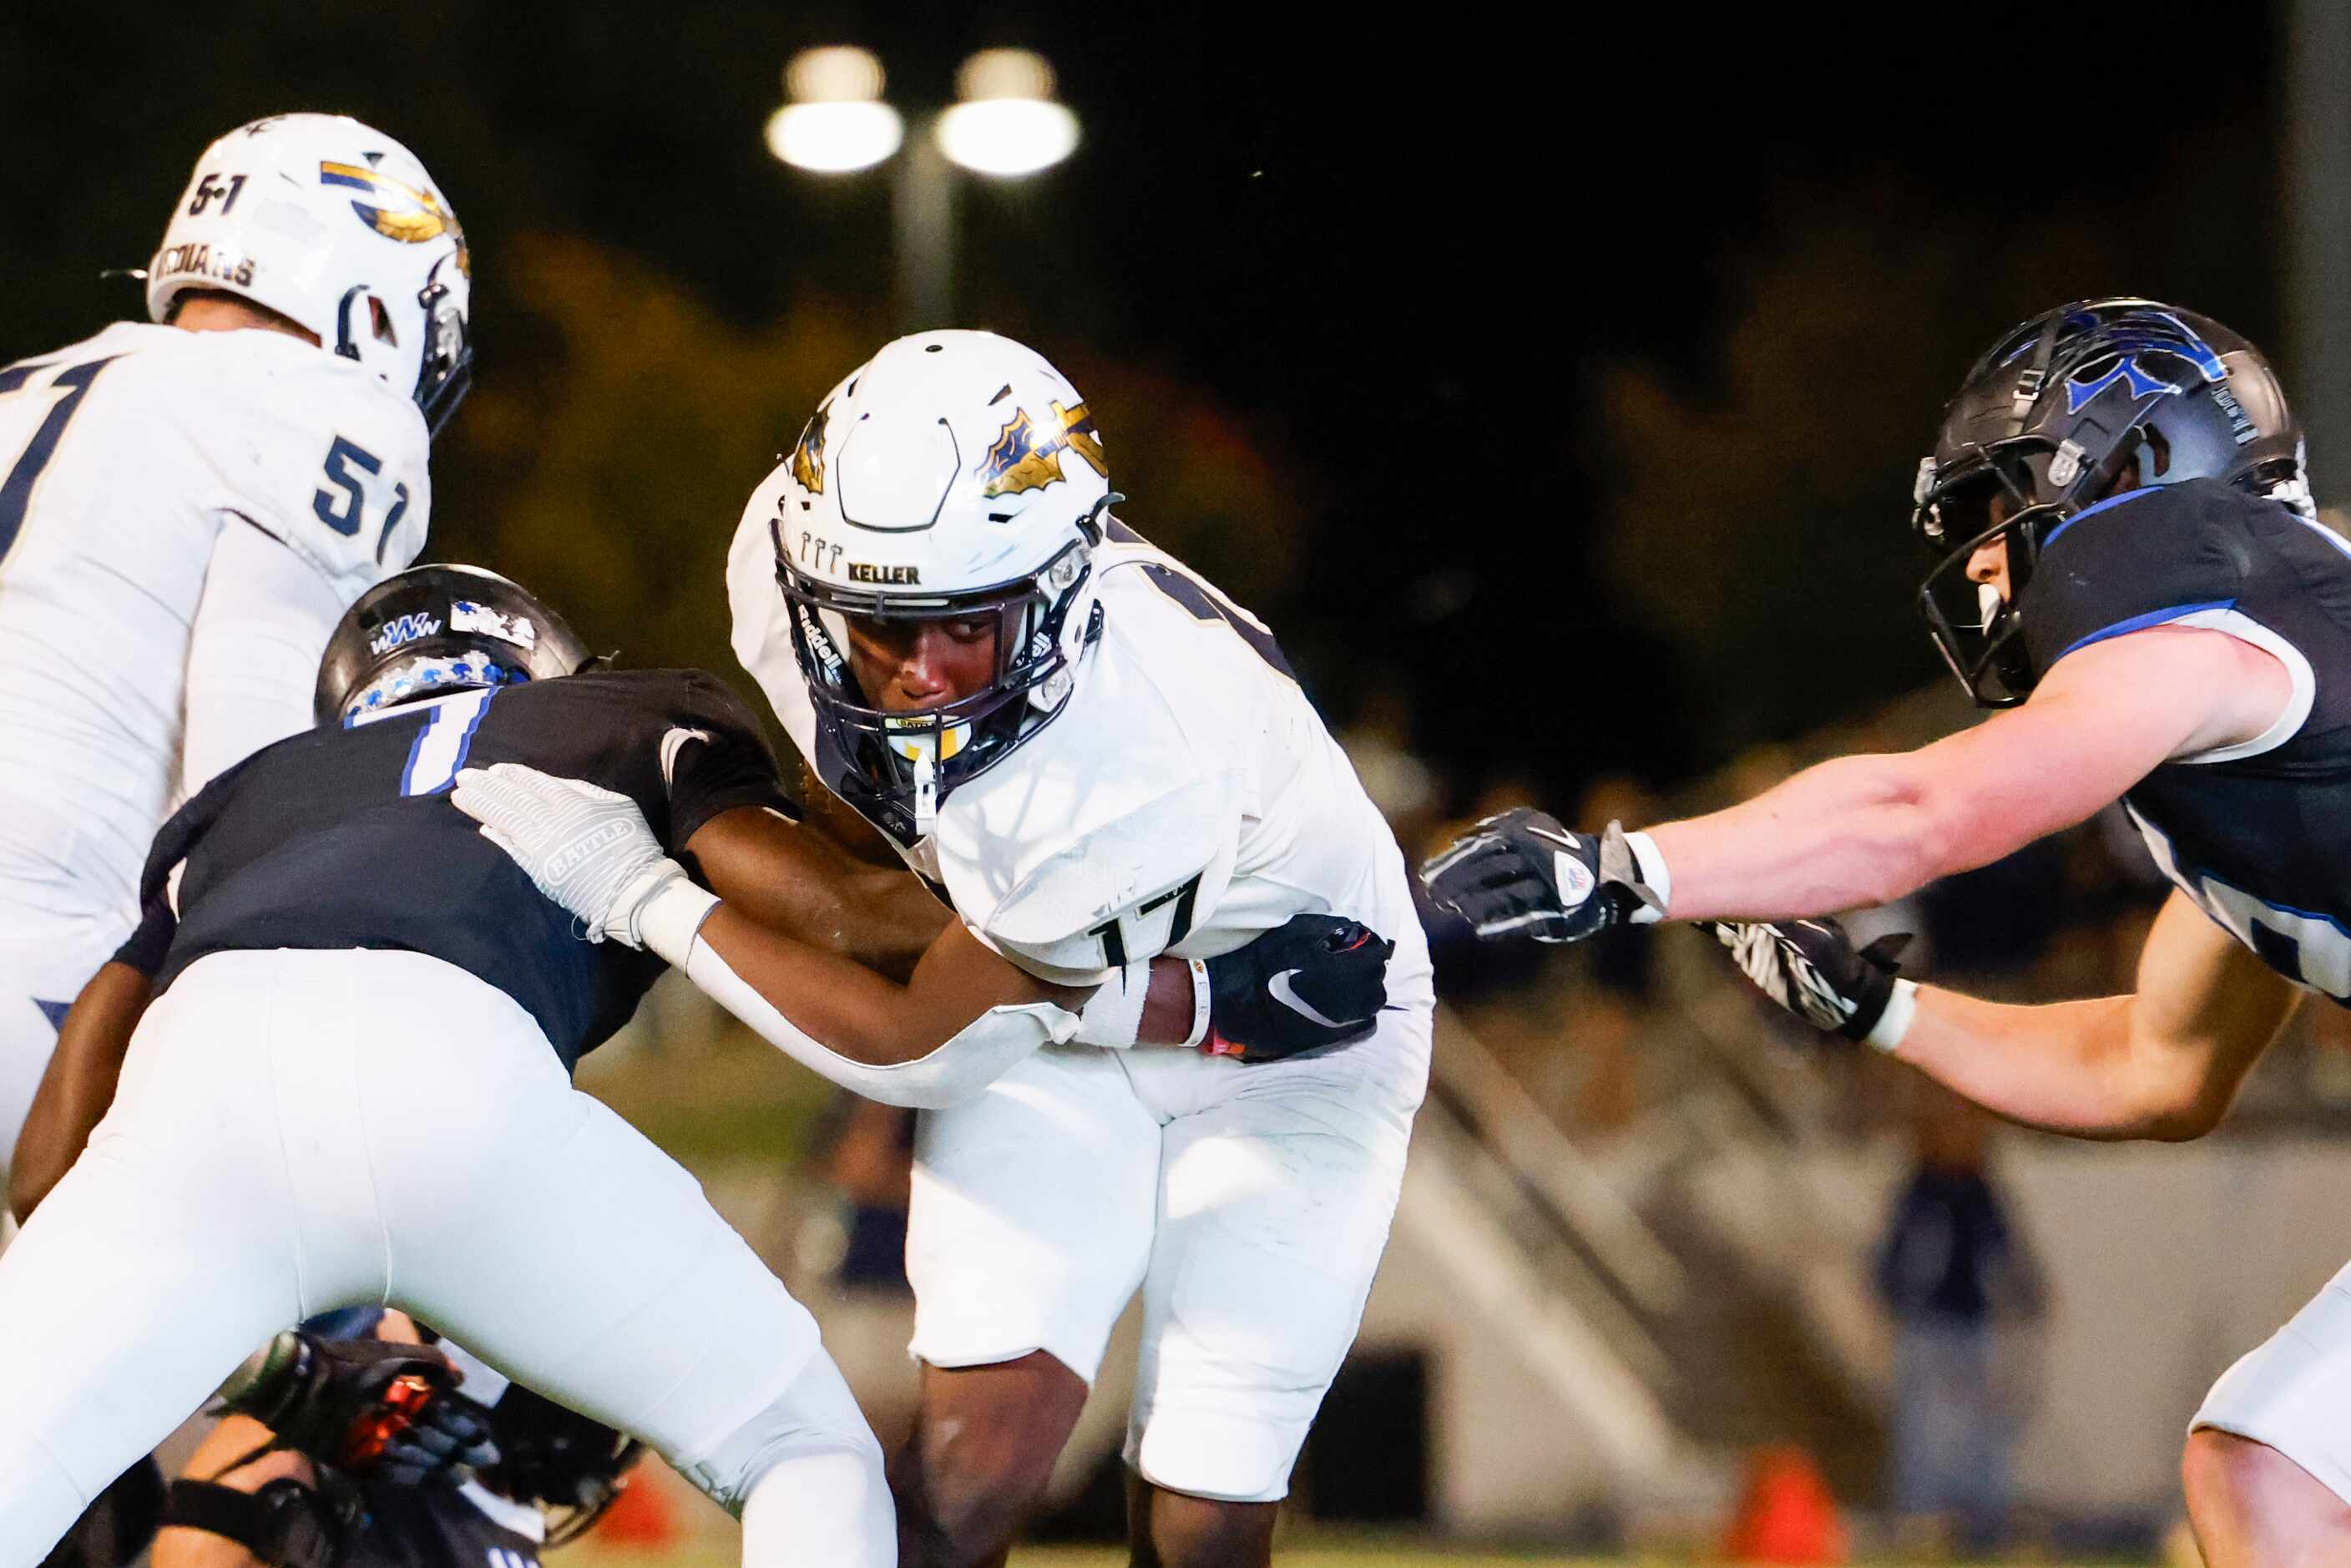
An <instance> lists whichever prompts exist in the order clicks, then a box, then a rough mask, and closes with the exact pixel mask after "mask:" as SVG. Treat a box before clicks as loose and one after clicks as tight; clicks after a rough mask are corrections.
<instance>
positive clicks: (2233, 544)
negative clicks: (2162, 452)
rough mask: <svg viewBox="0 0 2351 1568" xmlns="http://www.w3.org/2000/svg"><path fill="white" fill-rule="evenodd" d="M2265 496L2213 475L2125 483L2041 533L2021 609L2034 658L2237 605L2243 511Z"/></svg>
mask: <svg viewBox="0 0 2351 1568" xmlns="http://www.w3.org/2000/svg"><path fill="white" fill-rule="evenodd" d="M2269 504H2270V503H2267V502H2264V501H2262V500H2260V499H2259V498H2257V497H2252V496H2248V495H2246V494H2244V493H2243V492H2242V491H2239V490H2232V489H2231V488H2230V487H2228V486H2225V485H2222V484H2220V483H2219V482H2218V481H2215V480H2207V479H2199V480H2190V481H2189V482H2188V483H2186V484H2183V485H2163V486H2151V487H2149V488H2147V489H2143V490H2126V491H2125V492H2124V493H2123V494H2121V495H2119V496H2115V497H2109V498H2108V499H2106V500H2105V501H2101V502H2099V503H2098V504H2097V505H2096V506H2095V507H2089V508H2087V509H2085V510H2084V511H2082V512H2078V513H2076V514H2075V515H2074V516H2073V517H2068V518H2067V519H2066V520H2065V521H2064V522H2063V523H2060V524H2059V525H2058V526H2057V527H2056V528H2053V529H2051V530H2050V531H2049V534H2048V537H2047V538H2044V539H2043V541H2042V546H2041V558H2040V559H2039V560H2038V561H2037V562H2036V563H2035V564H2034V566H2033V569H2032V580H2030V581H2029V582H2028V583H2027V584H2026V585H2025V588H2024V592H2023V597H2022V614H2023V621H2024V640H2025V646H2026V648H2027V649H2028V650H2029V651H2030V652H2031V653H2032V667H2033V669H2034V670H2035V671H2037V672H2039V673H2041V674H2048V672H2049V670H2050V669H2051V668H2052V667H2053V665H2055V664H2056V663H2057V662H2058V661H2059V660H2060V659H2063V658H2064V656H2065V655H2066V654H2068V653H2073V652H2074V650H2076V649H2078V648H2084V647H2087V646H2088V645H2089V644H2091V643H2099V642H2104V641H2105V639H2107V638H2109V637H2119V636H2121V635H2122V634H2123V633H2125V632H2137V631H2142V630H2144V629H2146V628H2147V627H2150V626H2160V625H2163V624H2165V623H2167V622H2174V621H2179V620H2180V619H2182V618H2184V617H2186V616H2189V615H2193V614H2196V613H2198V612H2201V611H2210V610H2227V609H2233V608H2234V607H2235V606H2236V603H2237V600H2238V598H2239V596H2240V595H2241V593H2242V591H2243V589H2244V582H2245V577H2246V572H2247V570H2248V565H2249V557H2248V553H2247V550H2248V544H2247V531H2246V526H2245V511H2246V508H2248V507H2262V506H2267V505H2269Z"/></svg>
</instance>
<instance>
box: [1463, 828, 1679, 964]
mask: <svg viewBox="0 0 2351 1568" xmlns="http://www.w3.org/2000/svg"><path fill="white" fill-rule="evenodd" d="M1420 880H1421V883H1422V885H1423V886H1425V887H1426V888H1427V889H1428V896H1429V897H1430V899H1431V900H1433V901H1434V902H1435V903H1436V904H1437V907H1438V908H1440V909H1449V910H1451V911H1452V912H1453V913H1454V914H1456V915H1460V916H1461V918H1462V919H1464V920H1466V921H1468V923H1469V925H1470V927H1471V928H1472V929H1473V930H1475V931H1476V932H1477V933H1478V935H1479V936H1482V937H1484V938H1486V939H1487V940H1489V941H1492V940H1495V939H1497V938H1500V937H1505V936H1531V937H1533V938H1534V939H1535V940H1536V941H1538V942H1581V941H1583V939H1584V938H1585V937H1587V936H1592V935H1593V933H1595V932H1600V931H1605V930H1606V929H1607V928H1608V927H1610V926H1611V925H1622V924H1624V923H1625V922H1626V921H1629V920H1631V919H1632V918H1633V917H1634V916H1635V915H1637V914H1639V913H1640V912H1642V911H1643V910H1656V909H1657V908H1658V904H1659V900H1658V898H1657V895H1656V893H1654V892H1653V891H1651V889H1650V888H1649V887H1648V886H1647V885H1646V883H1643V882H1642V880H1641V872H1640V867H1639V865H1638V863H1637V862H1635V860H1634V858H1633V849H1632V846H1631V845H1630V844H1629V843H1627V842H1626V841H1625V831H1624V829H1622V828H1621V827H1619V826H1618V825H1617V824H1616V823H1614V822H1611V823H1609V824H1608V831H1606V832H1604V833H1600V834H1593V833H1579V832H1575V831H1573V830H1571V829H1568V828H1563V827H1562V826H1560V824H1559V821H1558V819H1556V818H1554V817H1552V816H1549V815H1547V814H1545V813H1544V812H1541V811H1538V810H1534V809H1533V808H1532V807H1531V806H1520V807H1519V808H1518V809H1517V810H1510V811H1504V812H1503V813H1502V814H1501V815H1499V816H1497V817H1489V818H1487V819H1486V820H1485V821H1482V822H1479V824H1478V825H1477V826H1476V827H1474V828H1472V829H1470V830H1469V831H1468V832H1467V833H1465V834H1463V835H1462V836H1461V837H1460V838H1459V839H1458V840H1456V841H1454V842H1453V843H1451V844H1449V845H1447V847H1446V848H1445V849H1444V850H1443V851H1441V852H1439V853H1437V855H1435V856H1433V857H1431V858H1430V859H1429V861H1428V862H1426V864H1424V865H1423V866H1422V867H1421V868H1420ZM1651 918H1655V915H1652V916H1651Z"/></svg>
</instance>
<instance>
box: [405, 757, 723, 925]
mask: <svg viewBox="0 0 2351 1568" xmlns="http://www.w3.org/2000/svg"><path fill="white" fill-rule="evenodd" d="M449 799H450V800H451V802H452V803H453V804H455V806H456V808H457V810H461V811H463V812H465V815H467V816H469V817H471V818H473V819H474V821H477V822H479V823H481V824H482V836H483V837H484V838H486V839H487V840H489V841H490V842H492V843H494V844H496V845H497V846H498V848H500V849H502V850H504V851H506V852H507V854H508V855H509V856H511V857H512V858H513V860H514V862H515V864H517V865H518V866H520V867H522V870H523V874H524V875H525V876H528V877H529V878H530V880H531V884H532V885H533V886H535V887H537V888H538V891H539V892H540V893H542V894H546V895H547V896H548V897H549V898H550V899H552V900H554V901H555V902H556V903H557V904H561V905H562V906H563V907H564V908H566V909H568V910H569V911H570V912H571V914H572V915H573V916H574V917H575V918H577V919H578V920H579V922H580V925H581V927H582V928H583V929H582V931H581V933H580V934H581V935H583V936H586V937H587V939H588V940H589V941H590V942H601V941H603V940H604V939H605V938H606V937H611V939H612V940H613V941H615V942H622V943H626V944H627V945H628V946H632V947H643V946H644V945H645V941H644V937H643V933H642V931H641V930H640V927H639V916H640V915H642V914H643V910H644V908H645V906H646V905H647V904H649V903H651V902H652V901H653V898H654V897H655V896H656V895H658V894H661V893H662V892H664V890H666V889H668V888H669V887H671V886H672V885H674V884H675V883H683V882H685V881H686V880H687V879H686V875H685V869H684V867H683V866H681V865H679V864H678V863H677V862H675V861H674V860H672V859H670V858H669V856H668V855H667V854H665V853H664V852H663V851H662V847H661V841H659V840H657V839H655V838H654V837H653V830H652V829H651V828H649V827H647V826H646V825H645V817H644V813H643V812H642V811H640V810H637V803H636V802H635V801H634V800H630V799H629V798H628V797H627V796H626V795H620V794H615V793H614V792H613V791H611V790H610V789H599V788H598V787H597V786H595V785H593V784H590V783H588V782H587V781H585V780H584V779H557V778H554V777H552V776H550V775H549V774H545V773H541V772H540V771H539V770H538V768H526V767H524V766H523V765H522V764H520V763H518V762H501V763H498V764H496V765H495V766H493V767H490V768H463V769H461V770H459V772H458V774H457V787H456V789H454V790H452V791H451V792H450V796H449Z"/></svg>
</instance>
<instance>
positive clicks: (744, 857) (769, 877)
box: [687, 807, 953, 980]
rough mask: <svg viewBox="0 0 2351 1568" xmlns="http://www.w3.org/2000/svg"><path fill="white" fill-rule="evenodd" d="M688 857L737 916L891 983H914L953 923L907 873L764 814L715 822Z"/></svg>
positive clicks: (749, 810)
mask: <svg viewBox="0 0 2351 1568" xmlns="http://www.w3.org/2000/svg"><path fill="white" fill-rule="evenodd" d="M687 849H688V852H689V853H690V854H691V855H692V857H693V858H694V860H695V862H697V864H698V865H699V866H700V868H701V871H702V874H703V878H704V880H705V881H706V882H707V883H709V884H710V886H711V888H712V890H713V891H715V892H716V894H718V895H719V896H720V897H721V898H723V899H725V900H726V903H727V904H728V905H729V906H730V907H732V908H733V909H734V910H735V911H736V913H737V914H738V915H744V916H747V918H749V919H750V920H752V921H754V922H755V923H757V924H758V925H763V926H766V927H767V928H768V929H769V930H771V931H775V932H778V933H779V934H781V935H783V936H789V937H792V938H794V939H795V940H798V941H800V942H804V943H807V944H809V945H810V946H815V947H820V948H822V949H824V950H825V951H826V952H829V953H832V954H835V955H837V956H841V957H844V958H849V959H853V960H855V961H856V962H857V963H859V964H862V965H863V966H864V967H866V968H868V969H872V970H876V971H878V972H880V973H882V974H883V975H887V976H889V977H891V978H892V979H895V980H904V979H905V978H907V977H909V976H911V975H912V974H913V973H914V965H915V964H916V962H918V961H919V960H920V959H921V957H922V956H923V954H924V953H925V952H926V951H928V950H929V948H930V946H931V944H932V943H933V942H935V941H936V940H937V939H938V935H939V933H940V932H941V931H942V930H944V929H945V928H946V924H947V922H948V920H949V919H951V918H953V917H952V915H950V914H949V913H948V911H947V909H946V905H944V904H941V903H940V902H939V901H938V900H937V899H936V898H935V897H933V896H932V895H931V894H930V891H929V890H928V889H927V888H925V886H924V885H923V884H922V883H921V882H920V881H919V880H918V879H916V877H915V876H914V873H912V872H910V871H908V870H906V869H905V867H904V866H903V865H898V864H893V865H891V866H888V867H881V866H876V865H873V864H872V863H870V862H864V861H862V860H860V859H858V858H857V857H855V856H853V855H852V854H850V853H849V852H846V851H844V850H843V849H842V848H841V845H840V844H839V843H837V842H836V841H834V840H833V839H832V838H831V837H829V836H828V835H826V834H823V833H820V832H818V831H814V830H813V829H812V828H811V827H810V826H808V825H805V824H800V823H794V822H790V821H786V820H784V819H783V818H782V817H780V816H778V815H777V814H776V813H774V812H772V811H767V810H760V809H758V808H756V807H744V808H738V809H737V810H732V811H726V812H724V813H721V814H720V815H719V816H717V817H715V818H713V819H712V820H711V821H709V822H707V823H706V824H705V825H704V826H703V827H702V829H701V830H700V831H697V832H696V833H695V835H694V839H693V841H692V842H691V843H690V844H689V845H688V846H687Z"/></svg>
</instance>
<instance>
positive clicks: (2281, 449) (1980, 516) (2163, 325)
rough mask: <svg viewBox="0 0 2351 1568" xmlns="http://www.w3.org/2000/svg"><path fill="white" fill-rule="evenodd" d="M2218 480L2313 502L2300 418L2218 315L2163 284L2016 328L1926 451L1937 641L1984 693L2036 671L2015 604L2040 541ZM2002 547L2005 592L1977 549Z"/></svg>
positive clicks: (1931, 608)
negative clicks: (1977, 560) (2130, 501)
mask: <svg viewBox="0 0 2351 1568" xmlns="http://www.w3.org/2000/svg"><path fill="white" fill-rule="evenodd" d="M2134 462H2136V465H2137V469H2136V479H2137V484H2139V485H2141V486H2147V485H2176V484H2179V483H2181V482H2182V481H2184V480H2189V479H2218V480H2220V481H2221V482H2223V483H2224V484H2230V485H2235V486H2241V487H2242V488H2244V489H2247V490H2250V491H2252V492H2254V493H2256V494H2259V495H2265V496H2271V497H2274V498H2276V499H2278V500H2281V501H2284V502H2287V503H2288V504H2290V505H2293V506H2294V507H2297V508H2299V509H2300V510H2302V511H2303V512H2304V514H2305V515H2308V514H2309V512H2310V487H2309V484H2308V482H2307V480H2306V479H2305V478H2304V474H2303V466H2302V428H2301V426H2300V425H2299V424H2297V423H2295V422H2294V414H2293V412H2292V411H2291V410H2290V409H2289V408H2288V407H2287V406H2286V401H2285V393H2284V392H2283V390H2281V389H2280V387H2279V385H2278V381H2277V376H2276V373H2275V372H2274V371H2272V370H2271V369H2270V365H2269V361H2267V360H2265V359H2263V358H2262V352H2261V350H2258V349H2256V348H2254V347H2253V346H2252V344H2251V343H2249V342H2247V341H2246V340H2244V339H2242V338H2241V337H2239V336H2238V335H2237V334H2236V333H2234V332H2232V331H2231V330H2230V329H2228V328H2226V327H2223V326H2222V325H2220V322H2218V321H2215V320H2213V319H2211V318H2210V317H2209V316H2199V315H2197V314H2196V313H2195V312H2194V311H2192V310H2183V309H2181V308H2179V307H2178V306H2176V305H2165V304H2162V303H2160V302H2158V301H2156V300H2153V299H2084V300H2076V301H2075V302H2074V303H2073V304H2070V305H2061V306H2059V307H2058V308H2055V309H2054V310H2051V311H2049V312H2048V313H2047V314H2045V315H2042V316H2038V317H2035V318H2033V319H2032V320H2030V321H2026V322H2023V323H2022V324H2021V325H2019V326H2017V327H2015V328H2013V329H2011V330H2010V331H2008V332H2007V333H2005V334H2004V335H2002V337H2001V340H2000V341H1999V342H1998V343H1996V344H1994V345H1993V347H1992V349H1991V352H1989V353H1987V354H1986V355H1984V357H1983V358H1982V359H1980V360H1978V361H1976V364H1975V368H1974V369H1973V370H1971V371H1969V372H1968V377H1967V380H1966V381H1965V382H1962V383H1961V385H1960V387H1959V395H1958V396H1956V397H1954V398H1953V399H1952V400H1951V402H1950V405H1949V408H1947V409H1946V410H1945V411H1944V413H1943V425H1942V429H1941V431H1940V432H1939V433H1938V434H1937V436H1936V440H1935V452H1934V455H1932V456H1930V457H1928V458H1927V459H1926V460H1925V461H1924V462H1922V463H1920V464H1919V465H1918V484H1917V492H1916V495H1915V497H1914V498H1915V500H1916V503H1917V509H1916V511H1915V512H1914V513H1913V514H1912V518H1911V523H1912V527H1913V528H1915V529H1916V530H1917V534H1918V537H1919V538H1920V539H1921V540H1922V541H1924V542H1925V544H1926V545H1927V547H1928V549H1931V550H1933V551H1934V552H1935V554H1936V555H1937V556H1938V558H1939V559H1938V563H1937V565H1936V567H1935V570H1933V571H1932V572H1931V573H1929V574H1928V579H1927V581H1926V584H1925V586H1924V587H1922V588H1921V589H1920V590H1919V594H1918V598H1919V604H1920V606H1921V608H1923V609H1924V610H1925V612H1926V615H1927V624H1928V630H1929V631H1930V632H1932V633H1933V635H1934V638H1935V645H1936V646H1937V647H1938V648H1939V649H1941V650H1942V653H1943V657H1944V658H1945V659H1946V660H1947V661H1949V664H1950V666H1951V672H1952V674H1956V675H1957V676H1959V684H1960V685H1963V686H1965V687H1966V688H1967V689H1968V695H1970V696H1971V697H1973V698H1974V699H1975V700H1976V701H1977V702H1979V703H1980V704H1982V705H1984V706H1987V707H2010V706H2014V705H2016V704H2018V703H2021V702H2022V701H2023V700H2024V699H2025V697H2026V695H2029V694H2030V693H2031V691H2032V684H2033V682H2034V680H2035V679H2037V678H2038V673H2037V672H2036V671H2034V670H2033V669H2032V664H2031V662H2030V660H2029V659H2028V658H2027V657H2026V655H2025V650H2024V642H2023V639H2022V636H2020V635H2019V633H2020V632H2021V631H2022V622H2021V621H2020V620H2019V618H2018V610H2017V606H2018V604H2019V603H2020V601H2021V596H2022V591H2023V588H2024V585H2025V583H2026V582H2027V581H2028V580H2030V579H2031V577H2032V567H2033V563H2034V562H2035V560H2036V559H2038V558H2039V555H2040V550H2041V541H2042V540H2043V538H2046V537H2047V536H2048V535H2049V533H2050V532H2051V531H2052V530H2053V529H2054V528H2056V527H2057V526H2058V525H2059V524H2060V523H2063V522H2064V520H2065V519H2066V518H2068V517H2072V516H2074V514H2075V513H2077V512H2079V511H2081V510H2082V509H2083V508H2084V507H2088V506H2090V505H2091V504H2093V503H2094V502H2095V501H2097V500H2099V499H2101V498H2102V497H2105V496H2106V495H2107V494H2109V493H2110V492H2111V491H2112V490H2113V489H2114V487H2115V486H2116V483H2117V482H2118V481H2120V480H2122V479H2124V478H2125V477H2126V470H2128V469H2130V468H2131V466H2132V465H2133V464H2134ZM2003 539H2004V540H2005V542H2006V543H2007V546H2008V563H2009V595H2008V598H2007V600H2006V601H2001V600H2000V599H1999V598H1998V596H1997V595H1994V594H1991V592H1990V591H1989V590H1985V589H1980V588H1979V586H1978V585H1977V584H1975V583H1974V582H1971V581H1970V580H1969V579H1968V575H1967V571H1968V561H1969V559H1970V557H1972V556H1973V555H1974V554H1975V553H1976V552H1977V551H1978V550H1980V549H1982V548H1984V547H1985V546H1986V545H1989V544H1991V543H1993V542H1995V541H1998V540H2003Z"/></svg>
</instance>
